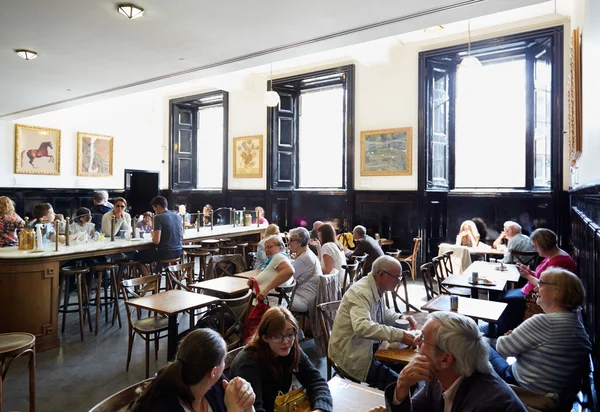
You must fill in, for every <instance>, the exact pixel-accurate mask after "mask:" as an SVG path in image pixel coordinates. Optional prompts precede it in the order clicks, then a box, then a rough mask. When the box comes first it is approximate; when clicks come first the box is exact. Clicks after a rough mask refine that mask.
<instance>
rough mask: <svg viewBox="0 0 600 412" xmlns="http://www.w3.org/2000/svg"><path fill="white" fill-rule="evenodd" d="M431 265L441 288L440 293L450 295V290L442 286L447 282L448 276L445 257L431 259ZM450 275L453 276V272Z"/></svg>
mask: <svg viewBox="0 0 600 412" xmlns="http://www.w3.org/2000/svg"><path fill="white" fill-rule="evenodd" d="M431 263H432V265H433V273H434V274H435V279H436V280H437V283H438V287H439V288H440V293H443V294H447V295H449V294H450V292H449V291H448V289H446V288H445V287H444V286H443V285H442V282H443V281H444V280H446V277H447V275H448V272H447V266H446V264H445V263H444V255H442V256H436V257H434V258H433V259H431ZM451 267H452V264H451V263H450V268H451ZM449 274H452V272H450V273H449Z"/></svg>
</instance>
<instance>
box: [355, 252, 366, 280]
mask: <svg viewBox="0 0 600 412" xmlns="http://www.w3.org/2000/svg"><path fill="white" fill-rule="evenodd" d="M367 256H368V255H367V254H366V253H365V254H364V255H361V256H354V261H355V262H358V277H357V278H356V280H358V279H360V278H362V277H363V276H365V275H366V273H364V266H365V261H366V260H367Z"/></svg>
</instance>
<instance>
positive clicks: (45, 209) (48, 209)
mask: <svg viewBox="0 0 600 412" xmlns="http://www.w3.org/2000/svg"><path fill="white" fill-rule="evenodd" d="M57 217H58V219H59V223H58V229H59V232H60V229H61V228H62V229H63V230H64V227H65V222H64V219H63V216H62V215H56V214H55V213H54V209H53V208H52V205H51V204H50V203H39V204H37V205H35V206H34V207H33V218H34V220H33V222H32V224H34V225H35V224H37V223H40V222H42V223H43V224H44V226H43V227H42V235H43V238H44V241H46V242H47V241H51V242H56V228H55V227H54V220H55V219H56V218H57ZM80 235H81V234H80V233H73V234H72V235H71V236H70V239H71V240H75V239H77V238H78V237H79V236H80ZM58 241H59V242H60V243H65V236H64V235H60V234H59V236H58Z"/></svg>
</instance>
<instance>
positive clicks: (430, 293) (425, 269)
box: [421, 263, 439, 301]
mask: <svg viewBox="0 0 600 412" xmlns="http://www.w3.org/2000/svg"><path fill="white" fill-rule="evenodd" d="M421 276H423V285H424V286H425V293H426V294H427V301H430V300H431V299H433V298H434V297H436V296H438V295H439V293H438V292H436V291H435V288H434V286H433V278H434V276H435V275H434V272H433V263H425V264H424V265H421Z"/></svg>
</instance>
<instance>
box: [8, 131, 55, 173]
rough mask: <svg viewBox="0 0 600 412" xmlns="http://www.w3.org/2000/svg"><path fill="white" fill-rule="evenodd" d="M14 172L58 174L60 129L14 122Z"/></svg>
mask: <svg viewBox="0 0 600 412" xmlns="http://www.w3.org/2000/svg"><path fill="white" fill-rule="evenodd" d="M15 173H19V174H35V175H60V129H49V128H46V127H37V126H27V125H24V124H15Z"/></svg>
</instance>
